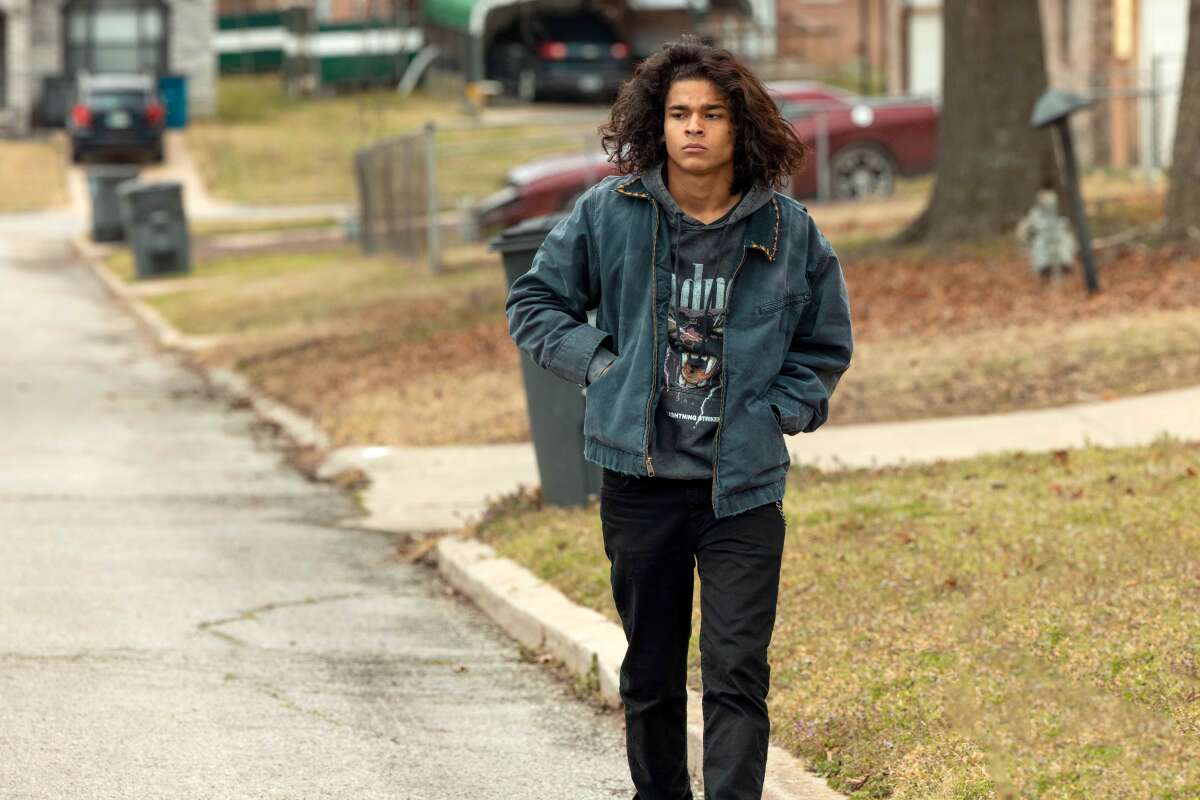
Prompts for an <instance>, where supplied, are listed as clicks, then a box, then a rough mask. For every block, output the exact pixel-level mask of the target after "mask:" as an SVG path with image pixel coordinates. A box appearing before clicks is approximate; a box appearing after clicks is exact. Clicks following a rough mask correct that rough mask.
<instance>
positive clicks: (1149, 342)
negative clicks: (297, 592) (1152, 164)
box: [114, 201, 1200, 445]
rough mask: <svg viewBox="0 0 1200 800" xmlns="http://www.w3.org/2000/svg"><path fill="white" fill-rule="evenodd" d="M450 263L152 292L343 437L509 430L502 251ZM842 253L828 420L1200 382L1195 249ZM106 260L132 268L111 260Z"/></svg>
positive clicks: (341, 267) (517, 434)
mask: <svg viewBox="0 0 1200 800" xmlns="http://www.w3.org/2000/svg"><path fill="white" fill-rule="evenodd" d="M1153 202H1157V201H1153ZM1151 210H1152V206H1151ZM1139 213H1140V212H1139ZM1133 216H1137V214H1133ZM1118 221H1119V220H1118ZM448 261H449V266H450V268H449V271H448V272H447V273H446V274H444V275H440V276H436V277H435V276H429V275H427V274H425V272H424V270H423V269H422V268H421V267H419V266H417V265H414V264H411V263H406V262H404V261H402V260H399V259H395V258H391V257H386V256H374V257H368V256H363V255H361V254H359V253H358V252H357V251H355V250H354V249H352V248H349V247H347V248H343V249H340V250H331V251H325V252H281V253H272V254H269V255H268V254H255V255H247V256H240V257H239V256H222V257H218V258H214V259H210V260H208V261H205V262H202V263H200V264H199V265H198V266H197V270H196V275H195V277H193V278H190V279H186V280H183V281H173V282H171V283H170V285H169V286H166V287H164V288H163V290H162V291H158V290H156V291H155V292H154V293H153V294H154V296H153V297H152V298H151V299H152V302H153V303H154V304H155V305H156V306H157V307H158V308H159V309H160V310H161V311H162V312H163V313H164V314H165V315H166V316H167V317H168V318H169V319H171V320H173V321H174V322H175V323H176V324H177V325H179V326H180V327H181V328H182V329H183V330H184V331H185V332H187V333H191V334H195V335H201V336H206V337H216V338H217V339H219V340H220V342H221V344H220V346H219V347H217V348H216V349H214V350H213V351H211V352H210V353H209V354H208V355H207V356H206V357H207V358H209V359H211V360H213V361H215V362H220V363H224V364H228V365H231V366H234V367H236V368H238V369H240V370H242V371H243V372H245V373H246V374H248V375H249V376H250V377H251V378H252V379H253V380H254V381H256V382H257V383H258V384H259V385H260V386H261V387H263V388H264V389H266V390H267V391H268V392H269V393H271V394H272V395H274V396H276V397H278V398H280V399H281V400H283V401H285V402H287V403H289V404H290V405H293V406H295V407H297V408H299V409H300V410H302V411H304V412H306V413H308V414H310V415H312V416H313V417H314V418H315V419H317V420H318V421H319V422H320V423H321V425H322V426H323V427H325V429H326V430H328V431H329V432H330V433H331V435H332V436H333V437H334V439H335V441H337V442H338V443H340V444H362V443H380V444H396V445H436V444H466V443H492V442H511V441H520V440H524V439H526V438H527V437H528V422H527V418H526V412H525V408H524V395H523V390H522V381H521V377H520V373H519V370H518V368H517V365H518V361H517V352H516V349H515V347H514V346H513V345H512V343H511V341H510V340H509V338H508V335H507V332H506V323H505V320H504V315H503V304H504V296H505V290H504V281H503V277H502V271H501V268H500V263H499V257H498V256H496V255H495V254H492V253H489V252H487V251H486V250H485V248H483V247H482V246H478V245H477V246H473V247H468V248H462V249H459V250H456V251H451V252H450V253H449V254H448ZM843 263H844V267H845V271H846V279H847V283H848V285H849V290H850V297H851V306H852V313H853V317H854V327H855V336H856V343H857V349H856V354H855V358H854V363H853V364H852V365H851V368H850V370H849V372H847V374H846V376H845V378H844V379H843V381H842V382H841V384H840V385H839V388H838V391H837V394H836V395H835V398H834V402H833V404H832V414H831V420H832V424H847V423H858V422H881V421H893V420H906V419H917V418H925V417H935V416H948V415H958V414H976V413H991V412H998V411H1009V410H1020V409H1032V408H1041V407H1048V406H1054V405H1061V404H1065V403H1073V402H1080V401H1092V400H1100V399H1108V398H1113V397H1116V396H1122V395H1130V394H1137V393H1143V392H1148V391H1154V390H1159V389H1167V388H1174V387H1179V386H1187V385H1194V384H1196V383H1200V260H1197V259H1196V258H1195V257H1187V256H1185V255H1182V254H1173V253H1171V252H1169V251H1166V250H1152V249H1147V248H1138V247H1131V248H1127V249H1124V250H1119V249H1111V250H1108V251H1106V252H1105V253H1104V254H1103V257H1102V259H1101V270H1102V273H1101V278H1102V282H1103V286H1104V291H1103V292H1102V293H1101V294H1099V295H1097V296H1096V297H1088V296H1087V295H1086V294H1085V293H1084V292H1083V291H1082V289H1081V287H1080V286H1079V284H1078V276H1077V275H1075V276H1072V277H1071V278H1070V279H1068V280H1067V281H1065V282H1064V283H1062V284H1061V285H1058V286H1043V285H1041V283H1040V282H1039V281H1038V280H1037V279H1035V278H1033V277H1032V276H1031V275H1030V274H1029V272H1028V270H1027V268H1026V266H1025V265H1024V262H1023V261H1022V258H1021V256H1020V254H1019V252H1017V250H1016V247H1015V245H1014V244H1013V243H1011V242H1003V241H997V242H990V243H984V244H982V245H974V246H972V247H970V248H964V249H961V250H960V251H959V252H958V253H947V252H930V251H929V250H928V249H923V248H902V249H895V248H893V249H891V250H888V251H886V252H878V251H876V252H870V251H866V252H861V253H858V254H852V255H849V256H846V257H844V258H843ZM114 265H115V267H116V268H117V269H118V270H121V271H123V272H124V273H125V274H127V273H129V272H130V271H131V267H130V265H129V264H128V258H127V256H126V255H118V256H116V257H115V258H114Z"/></svg>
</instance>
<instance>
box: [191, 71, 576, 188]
mask: <svg viewBox="0 0 1200 800" xmlns="http://www.w3.org/2000/svg"><path fill="white" fill-rule="evenodd" d="M426 122H434V123H436V124H438V125H446V126H455V125H458V126H461V125H464V124H465V125H468V126H470V125H471V120H470V118H469V117H467V116H466V115H465V114H464V113H463V112H462V111H461V108H460V103H458V102H457V101H456V100H455V99H454V98H445V97H426V96H424V95H422V94H420V93H417V94H414V95H412V96H410V97H407V98H402V97H400V96H399V95H398V94H397V93H396V92H393V91H373V92H365V93H361V94H354V95H347V96H335V97H325V98H314V99H308V100H299V99H291V98H288V97H287V96H286V95H285V94H284V93H283V91H282V89H281V88H280V86H279V80H278V78H275V77H271V78H259V77H227V78H222V80H221V87H220V109H219V111H218V115H217V117H216V119H213V120H199V121H197V122H196V123H195V124H193V125H191V126H190V127H189V128H188V132H187V139H188V147H189V149H190V150H191V152H192V155H193V157H194V158H195V161H196V164H197V167H198V169H199V170H200V174H201V176H202V178H203V179H204V182H205V184H206V185H207V186H208V188H209V191H211V192H212V193H213V194H214V195H216V196H219V197H223V198H227V199H229V200H235V201H239V202H245V203H266V204H281V205H286V204H291V203H343V202H352V201H353V200H354V197H355V188H354V173H353V156H354V153H355V151H356V150H358V149H359V148H362V147H365V146H367V145H370V144H374V143H375V142H377V141H379V140H381V139H385V138H389V137H394V136H397V135H400V134H406V133H411V132H414V131H419V130H421V129H422V127H423V126H424V125H425V123H426ZM589 127H590V128H594V126H586V125H585V126H570V127H567V128H559V127H556V128H548V127H547V126H546V125H544V124H542V125H539V123H538V119H537V112H536V111H534V112H533V113H532V114H531V119H530V124H529V125H528V126H526V127H497V128H486V127H482V126H480V127H472V128H470V129H467V130H447V131H445V132H443V133H439V134H438V138H437V142H438V148H439V150H438V165H439V176H438V177H439V195H440V198H441V200H442V204H443V207H445V208H455V207H457V205H458V202H459V200H460V199H462V198H476V199H478V198H480V197H483V196H485V195H487V194H490V193H491V192H492V191H494V190H495V189H498V188H500V186H502V185H503V179H504V176H505V174H506V173H507V172H508V170H509V169H511V168H512V167H513V166H514V165H516V164H519V163H522V162H524V161H527V160H529V159H531V158H536V157H538V156H542V155H548V154H552V153H574V152H579V151H580V150H581V149H582V147H583V144H582V141H583V139H582V136H583V134H584V133H586V132H587V131H588V130H589ZM414 152H415V155H416V157H418V158H423V156H422V155H421V153H420V152H416V151H414Z"/></svg>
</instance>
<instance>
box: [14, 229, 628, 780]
mask: <svg viewBox="0 0 1200 800" xmlns="http://www.w3.org/2000/svg"><path fill="white" fill-rule="evenodd" d="M34 227H36V226H29V227H27V226H21V225H16V224H14V225H10V226H3V225H0V232H3V233H2V236H3V238H0V797H3V798H6V800H16V799H17V798H68V797H69V798H149V797H154V798H175V797H178V798H208V797H212V798H250V797H255V798H257V797H262V798H316V797H336V798H354V800H366V799H367V798H404V799H406V800H456V799H457V798H464V799H465V798H471V800H486V799H488V798H495V799H496V800H516V799H523V798H531V799H532V798H538V799H539V800H548V799H551V798H553V799H559V798H561V799H562V800H591V799H592V798H615V797H624V798H628V797H630V796H632V793H633V792H632V787H631V786H629V780H628V769H627V766H626V763H625V756H624V745H623V737H622V733H621V729H620V723H619V720H618V718H617V715H616V714H613V713H602V714H598V713H597V712H595V711H594V710H592V709H591V708H589V707H588V706H587V705H585V704H583V703H581V702H580V701H578V700H576V699H575V698H573V697H572V696H571V695H570V694H569V693H568V692H567V690H566V689H565V688H564V687H563V686H562V685H561V684H560V683H559V682H558V681H557V680H556V679H554V678H553V677H552V676H551V675H550V674H548V673H547V672H546V671H545V670H544V669H543V668H541V667H538V666H536V665H533V664H529V663H526V662H523V661H521V659H520V657H519V653H518V650H517V648H516V646H515V645H514V644H513V643H511V642H510V641H509V640H508V639H507V638H505V637H504V635H503V634H502V633H500V632H499V631H498V630H497V629H496V628H494V627H493V626H492V625H491V623H490V622H488V621H487V620H486V619H485V618H484V617H483V616H482V615H481V614H480V613H479V612H477V611H476V610H475V609H474V608H473V607H471V606H470V605H469V604H467V603H465V602H464V601H463V600H461V599H460V598H458V597H456V596H452V595H448V594H447V593H446V590H445V589H444V588H443V584H442V583H441V582H440V581H439V580H438V579H437V577H436V575H435V574H434V573H433V572H432V571H431V570H429V569H428V568H426V567H422V566H414V565H409V564H407V563H404V562H402V561H400V560H398V559H396V558H395V557H394V543H393V542H392V541H391V540H389V539H388V537H386V536H383V535H380V534H375V533H368V532H364V531H361V530H355V529H348V528H346V527H342V526H338V525H337V524H336V523H337V522H338V521H339V520H342V519H345V518H346V517H347V516H350V515H352V514H353V509H352V507H351V506H350V504H349V503H348V502H347V501H346V499H345V498H343V497H342V496H341V495H340V494H338V493H336V492H335V491H333V490H332V489H330V488H328V487H326V486H321V485H314V484H312V483H309V482H307V481H306V480H304V479H303V478H302V477H300V476H299V475H298V474H296V473H295V472H293V471H292V470H291V469H290V468H289V467H288V466H287V465H286V463H285V461H284V458H283V456H282V454H281V452H280V450H279V448H278V445H277V443H275V442H273V441H272V440H271V439H270V438H269V437H268V436H267V435H266V434H264V433H262V432H261V431H257V429H256V426H255V425H254V421H253V419H252V418H251V417H250V415H249V414H248V412H245V411H235V410H230V409H228V408H226V407H225V406H224V405H223V404H222V403H220V402H218V401H216V400H214V399H212V398H210V397H208V396H207V395H206V393H205V391H204V388H203V384H202V382H201V381H200V380H199V379H198V378H197V377H196V376H195V375H193V374H191V373H189V372H188V371H186V370H184V369H183V368H182V367H180V366H179V365H177V364H176V363H175V362H174V360H173V359H172V358H171V357H168V356H165V355H162V354H158V353H156V352H154V350H153V348H152V347H151V346H150V345H149V344H148V342H146V341H145V340H144V339H143V337H142V336H141V335H140V333H139V332H138V331H137V329H136V328H135V326H134V324H133V323H132V322H131V321H130V320H129V319H128V318H127V317H126V316H125V315H124V313H123V312H121V311H120V310H119V309H118V308H117V307H116V306H115V305H114V304H113V303H112V302H111V301H110V300H109V298H108V297H107V296H106V295H104V294H103V292H102V290H101V289H100V287H99V284H98V283H97V282H95V280H94V279H93V278H92V276H91V275H90V273H88V272H87V271H86V270H85V269H84V268H83V267H81V266H78V265H75V264H73V263H72V262H71V259H70V257H69V255H68V254H67V251H66V249H65V247H64V245H63V244H62V243H61V240H55V239H53V238H42V239H33V238H19V235H18V234H14V233H12V231H13V229H17V230H22V229H24V231H26V232H28V231H29V230H32V229H33V228H34ZM41 235H43V236H49V234H47V233H43V234H41Z"/></svg>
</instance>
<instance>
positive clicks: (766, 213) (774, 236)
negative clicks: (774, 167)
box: [613, 175, 780, 261]
mask: <svg viewBox="0 0 1200 800" xmlns="http://www.w3.org/2000/svg"><path fill="white" fill-rule="evenodd" d="M613 191H614V192H616V193H617V194H622V195H624V196H626V197H632V198H637V199H639V200H651V201H653V198H651V197H650V193H649V192H648V191H646V187H645V185H644V184H643V183H642V178H641V176H640V175H630V176H629V177H627V178H626V179H625V180H622V181H618V182H617V183H616V185H615V186H613ZM779 218H780V209H779V198H778V197H775V196H774V195H772V197H771V202H769V203H765V204H764V205H763V206H762V207H761V208H759V209H758V210H757V211H755V212H754V213H753V214H751V215H750V216H749V217H748V218H747V219H746V247H749V248H753V249H755V250H761V251H762V253H763V255H765V256H766V257H767V260H768V261H774V260H775V255H776V254H777V253H778V252H779Z"/></svg>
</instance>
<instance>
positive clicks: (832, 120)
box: [771, 82, 941, 200]
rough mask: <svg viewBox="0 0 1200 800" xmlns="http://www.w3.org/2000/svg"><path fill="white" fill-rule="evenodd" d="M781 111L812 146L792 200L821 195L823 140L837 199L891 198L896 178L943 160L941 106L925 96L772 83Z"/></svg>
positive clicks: (795, 179) (831, 186) (920, 171)
mask: <svg viewBox="0 0 1200 800" xmlns="http://www.w3.org/2000/svg"><path fill="white" fill-rule="evenodd" d="M771 89H772V91H773V93H774V94H775V97H776V98H777V100H778V102H779V106H780V111H781V112H782V113H783V115H784V116H785V117H786V118H787V119H788V120H790V121H791V123H792V126H793V127H794V128H795V129H796V133H798V134H799V135H800V139H801V140H802V141H803V142H805V144H807V145H809V147H810V148H811V149H810V155H809V158H808V162H807V165H806V166H805V167H804V169H802V170H801V171H800V172H799V173H797V174H796V175H795V176H793V178H792V188H791V192H792V195H793V196H795V197H812V196H814V195H816V194H817V187H818V180H817V164H818V159H817V152H816V147H817V141H818V137H819V133H820V129H821V126H822V124H823V125H824V128H825V131H826V134H827V140H828V151H827V152H828V158H829V191H830V194H831V196H832V197H833V198H834V199H837V200H856V199H864V198H869V197H887V196H888V195H890V194H891V193H892V190H893V189H894V188H895V182H896V178H897V177H900V176H910V175H920V174H923V173H926V172H929V171H931V170H932V169H933V168H934V165H935V164H936V161H937V136H938V119H939V117H940V116H941V112H940V109H939V108H938V106H937V105H936V104H935V103H933V102H931V101H930V100H929V99H928V98H923V97H883V98H873V97H872V98H866V97H859V96H858V95H855V94H853V93H851V92H847V91H844V90H841V89H838V88H836V87H831V86H825V85H824V84H819V83H809V82H794V83H779V84H772V86H771Z"/></svg>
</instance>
